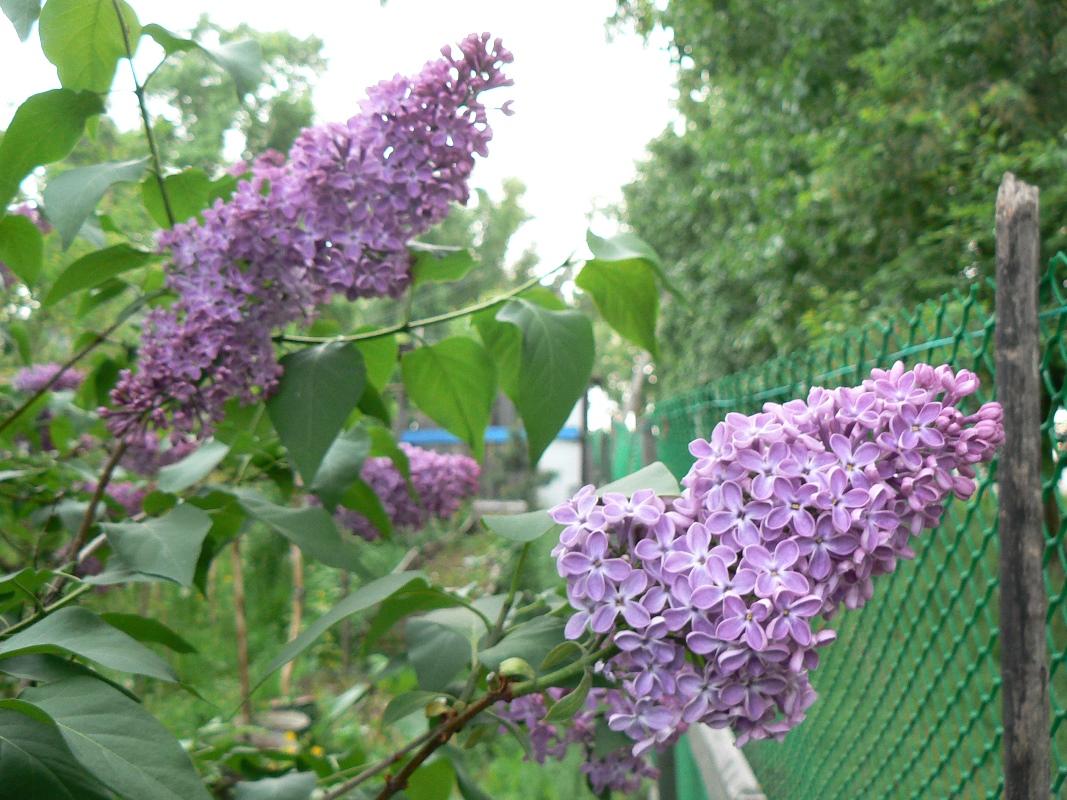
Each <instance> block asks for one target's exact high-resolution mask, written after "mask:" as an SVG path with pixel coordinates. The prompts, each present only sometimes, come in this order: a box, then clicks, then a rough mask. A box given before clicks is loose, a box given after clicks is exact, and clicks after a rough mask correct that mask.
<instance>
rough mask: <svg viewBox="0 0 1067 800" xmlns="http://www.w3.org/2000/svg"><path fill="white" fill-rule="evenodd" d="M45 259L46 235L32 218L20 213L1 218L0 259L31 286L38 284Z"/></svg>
mask: <svg viewBox="0 0 1067 800" xmlns="http://www.w3.org/2000/svg"><path fill="white" fill-rule="evenodd" d="M43 259H44V237H43V236H41V231H40V230H38V228H37V226H36V225H34V224H33V223H32V222H30V220H28V219H26V217H23V216H21V215H18V214H11V215H9V216H6V217H3V218H0V261H2V262H3V263H5V264H7V265H8V267H9V268H10V269H11V271H12V272H14V273H15V275H16V276H17V277H18V278H19V280H21V281H22V282H23V283H24V284H26V285H27V286H29V287H31V288H32V287H34V286H36V285H37V279H38V278H40V277H41V263H42V261H43Z"/></svg>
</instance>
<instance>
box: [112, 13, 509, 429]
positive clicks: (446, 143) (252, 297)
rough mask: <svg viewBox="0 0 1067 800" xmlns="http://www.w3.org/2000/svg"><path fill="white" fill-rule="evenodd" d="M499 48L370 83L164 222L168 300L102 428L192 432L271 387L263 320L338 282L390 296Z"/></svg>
mask: <svg viewBox="0 0 1067 800" xmlns="http://www.w3.org/2000/svg"><path fill="white" fill-rule="evenodd" d="M511 61H512V56H511V53H509V52H508V51H507V50H506V49H504V47H503V46H502V45H501V43H500V40H499V39H497V40H492V39H491V38H490V37H489V35H488V34H481V35H474V34H472V35H471V36H469V37H467V38H466V39H464V40H463V41H462V42H460V43H459V45H458V47H457V48H456V49H455V50H452V49H451V48H445V50H444V51H443V57H442V58H439V59H437V60H436V61H431V62H429V63H428V64H427V65H426V66H425V67H424V68H423V70H422V71H421V72H420V73H419V74H417V75H415V76H414V77H411V78H406V77H402V76H399V75H398V76H396V77H394V78H393V79H391V80H388V81H383V82H381V83H379V84H378V85H377V86H374V87H371V88H370V89H369V90H368V97H367V99H366V100H364V101H363V102H362V103H361V104H360V108H361V111H360V113H359V114H357V115H356V116H354V117H352V118H351V119H350V120H348V122H346V123H328V124H324V125H317V126H315V127H312V128H307V129H305V130H304V131H303V132H302V133H301V134H300V136H299V137H298V138H297V140H296V142H295V143H294V144H293V147H292V149H291V150H290V151H289V154H288V158H285V157H283V156H281V155H280V154H277V153H268V154H264V155H263V156H261V157H260V158H258V159H256V161H255V162H254V163H253V164H251V165H248V164H242V165H241V166H240V167H239V169H240V171H241V172H242V173H244V172H245V171H247V173H248V175H249V177H248V178H247V179H245V180H242V181H240V183H239V184H238V187H237V189H236V191H235V192H234V195H233V197H232V198H231V199H230V200H229V201H228V202H223V201H222V200H218V201H216V203H215V205H214V206H213V207H212V208H210V209H207V210H206V211H204V213H203V215H202V216H203V221H202V222H201V221H198V220H196V219H193V220H190V221H188V222H182V223H180V224H178V225H175V226H174V228H173V230H170V231H165V232H164V233H163V234H162V236H161V239H160V246H161V248H163V249H167V250H169V251H170V261H169V266H168V270H167V287H168V288H169V289H170V290H172V291H173V292H174V293H175V294H176V295H177V300H176V301H175V302H174V303H173V304H172V305H171V306H169V307H167V308H163V307H160V308H156V309H153V310H152V311H151V312H150V313H149V314H148V316H147V317H146V319H145V323H144V326H143V331H142V342H141V349H140V354H139V368H138V371H137V372H136V373H134V372H131V371H126V372H124V373H123V374H122V376H121V377H120V379H119V382H118V384H117V385H116V387H115V389H114V390H113V391H112V394H111V397H112V400H113V401H114V405H115V407H114V408H113V409H102V411H101V413H102V415H103V416H105V417H106V418H107V419H108V425H109V428H110V430H111V431H112V433H113V434H115V435H116V436H119V437H122V438H130V437H138V436H143V435H144V434H145V433H146V432H151V431H170V432H172V434H171V435H173V436H174V437H175V438H181V437H184V436H186V435H188V434H199V435H201V436H202V435H204V434H205V433H207V432H209V431H210V429H211V427H212V426H213V425H214V424H215V423H217V422H218V421H219V419H220V417H221V415H222V409H223V406H224V404H225V403H226V402H227V401H228V400H229V399H231V398H234V397H236V398H239V399H240V400H241V402H243V403H245V404H248V403H252V402H255V401H257V400H260V399H263V398H264V397H267V396H269V395H270V394H271V393H272V392H273V391H274V390H275V389H276V387H277V384H278V380H279V378H280V376H281V367H280V366H279V364H278V361H277V358H276V355H275V351H274V344H273V342H272V339H271V337H272V335H273V334H274V332H275V331H276V330H278V329H280V328H283V327H284V326H286V325H288V324H290V323H293V322H302V321H308V320H309V319H310V318H311V317H312V316H313V314H314V313H315V310H316V308H317V307H318V306H320V305H322V304H324V303H327V302H329V301H330V300H331V299H332V298H333V297H335V296H337V295H343V296H345V297H347V298H349V299H351V300H354V299H357V298H362V297H393V298H395V297H399V296H400V295H401V294H402V293H403V292H404V290H405V289H406V288H407V287H408V285H409V284H410V282H411V269H410V267H411V264H410V256H409V254H408V250H407V243H408V242H409V241H410V240H411V239H412V238H414V237H417V236H419V235H420V234H422V233H425V232H426V231H427V230H428V229H429V228H430V227H431V226H433V225H435V224H437V223H439V222H441V221H442V220H443V219H444V218H445V216H447V214H448V211H449V209H450V207H451V204H452V203H453V202H460V203H463V202H466V201H467V199H468V197H469V188H468V179H469V177H470V173H471V170H472V168H473V166H474V156H475V155H481V156H484V155H485V154H486V152H487V144H488V142H489V140H490V138H491V137H492V130H491V128H490V127H489V124H488V122H487V119H486V107H485V106H484V105H483V104H482V102H481V100H480V99H479V96H480V94H481V93H482V92H484V91H486V90H489V89H494V88H496V87H500V86H508V85H510V83H511V81H510V80H508V79H507V78H505V77H504V74H503V73H502V72H501V68H502V67H503V65H504V64H507V63H510V62H511Z"/></svg>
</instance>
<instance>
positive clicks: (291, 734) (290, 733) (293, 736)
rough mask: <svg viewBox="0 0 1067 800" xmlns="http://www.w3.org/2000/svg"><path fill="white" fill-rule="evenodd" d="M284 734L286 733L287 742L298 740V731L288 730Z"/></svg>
mask: <svg viewBox="0 0 1067 800" xmlns="http://www.w3.org/2000/svg"><path fill="white" fill-rule="evenodd" d="M284 735H285V741H287V742H295V741H296V731H286V732H285V734H284Z"/></svg>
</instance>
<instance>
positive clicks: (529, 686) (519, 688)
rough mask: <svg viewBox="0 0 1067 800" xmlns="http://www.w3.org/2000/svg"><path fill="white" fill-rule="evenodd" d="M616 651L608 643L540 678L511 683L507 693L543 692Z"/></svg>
mask: <svg viewBox="0 0 1067 800" xmlns="http://www.w3.org/2000/svg"><path fill="white" fill-rule="evenodd" d="M617 652H619V648H617V647H616V646H615V645H613V644H611V645H608V646H607V647H605V648H603V649H601V650H597V651H595V652H593V653H590V654H589V655H587V656H582V657H581V658H579V659H578V660H577V661H575V662H574V663H573V664H568V665H567V666H565V667H560V668H559V669H557V670H556V671H555V672H549V673H547V674H545V675H542V676H541V677H540V678H535V679H533V680H529V681H522V682H521V683H515V684H512V686H511V691H510V692H509V694H510V696H511V697H522V696H524V695H527V694H534V693H535V692H543V691H544V690H545V689H548V688H549V687H551V686H554V685H556V684H558V683H561V682H562V681H566V680H569V679H571V678H576V677H578V676H579V675H581V674H582V673H583V672H585V671H586V669H588V668H589V667H591V666H592V665H593V664H595V663H596V662H598V661H603V660H605V659H608V658H611V657H612V656H613V655H615V654H616V653H617Z"/></svg>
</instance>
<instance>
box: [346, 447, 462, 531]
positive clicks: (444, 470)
mask: <svg viewBox="0 0 1067 800" xmlns="http://www.w3.org/2000/svg"><path fill="white" fill-rule="evenodd" d="M398 446H399V447H400V449H401V450H402V451H403V452H404V455H406V456H407V457H408V463H409V464H410V466H411V486H412V487H413V488H414V490H415V495H416V496H417V499H416V497H412V496H411V492H410V491H409V489H408V482H407V481H406V480H404V476H403V475H401V474H400V470H398V469H397V468H396V467H395V466H394V465H393V461H392V459H390V458H387V457H381V458H368V459H367V461H366V462H365V463H364V465H363V470H362V473H361V477H362V478H363V480H364V482H365V483H367V485H368V486H370V487H371V489H373V490H374V493H375V494H376V495H377V496H378V499H379V500H381V502H382V506H383V507H384V508H385V512H386V514H388V516H389V520H390V521H391V522H392V524H393V527H395V528H410V529H414V530H418V529H419V528H422V527H423V526H424V525H425V524H426V522H427V520H428V519H430V518H431V517H436V518H438V519H448V518H449V517H451V516H452V515H453V514H455V513H456V511H458V510H459V507H460V506H461V505H462V504H463V502H464V501H465V500H468V499H469V498H471V497H474V495H475V494H477V492H478V487H479V478H480V477H481V474H482V470H481V467H480V466H478V462H477V461H475V460H474V459H473V458H471V457H470V456H465V455H459V454H450V453H437V452H434V451H433V450H424V449H423V448H421V447H415V446H414V445H410V444H407V443H406V442H401V443H400V444H399V445H398ZM337 522H338V523H339V524H340V525H341V526H342V527H344V528H347V529H349V530H351V531H352V532H353V533H355V534H356V535H357V536H361V537H362V538H364V539H366V540H367V541H373V540H374V539H377V538H378V537H379V536H381V534H380V532H379V531H378V529H377V528H375V527H374V526H373V525H372V524H371V523H370V521H369V520H368V519H367V518H366V517H364V516H363V515H362V514H360V513H359V512H358V511H351V510H349V509H346V508H343V509H341V510H340V511H338V512H337Z"/></svg>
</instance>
